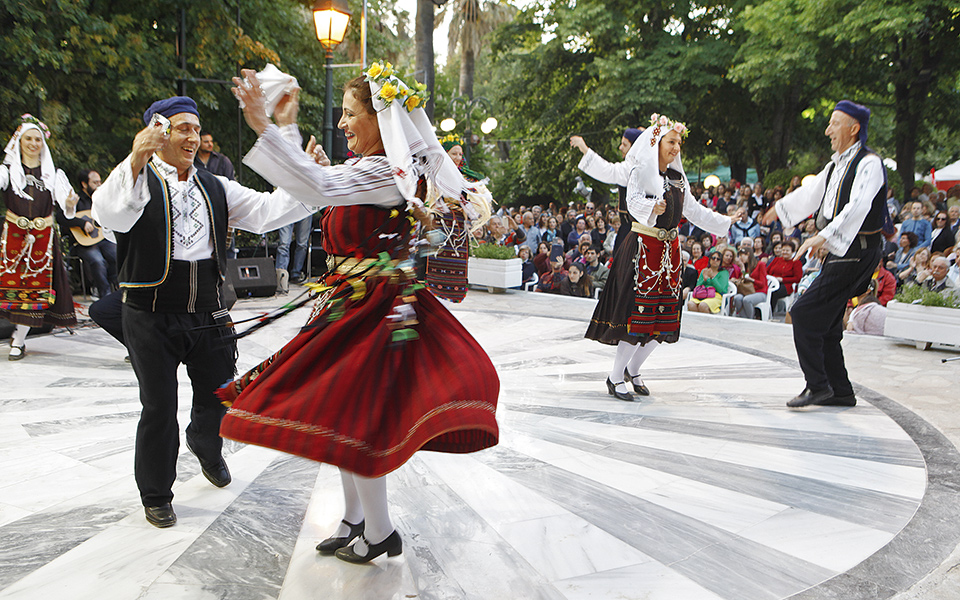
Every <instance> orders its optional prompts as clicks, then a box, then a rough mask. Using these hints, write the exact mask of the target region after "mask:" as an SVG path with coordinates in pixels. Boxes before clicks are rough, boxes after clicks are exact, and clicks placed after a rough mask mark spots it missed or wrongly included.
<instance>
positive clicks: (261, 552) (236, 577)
mask: <svg viewBox="0 0 960 600" xmlns="http://www.w3.org/2000/svg"><path fill="white" fill-rule="evenodd" d="M319 468H320V465H319V464H318V463H315V462H312V461H308V460H305V459H302V458H298V457H292V456H284V457H281V458H279V459H277V460H276V461H275V462H273V463H271V464H270V466H269V467H267V468H266V469H264V471H263V472H262V473H261V474H260V475H259V476H258V477H257V478H256V479H254V481H253V482H252V483H251V484H250V485H249V486H248V487H247V489H246V490H244V491H243V493H241V494H240V495H239V496H238V497H237V499H236V500H234V501H233V502H232V503H231V504H230V506H229V507H228V508H227V509H226V510H224V511H223V513H222V514H221V515H220V516H219V517H217V519H216V520H214V522H213V523H212V524H211V525H210V526H209V527H208V528H207V529H206V530H205V531H204V532H203V533H202V534H201V535H200V536H199V537H198V538H197V539H196V541H194V542H193V543H192V544H191V545H190V547H189V548H187V549H186V550H185V551H184V552H183V554H181V555H180V557H179V558H177V560H176V561H175V562H174V563H173V564H172V565H171V566H170V568H169V569H167V570H166V572H165V573H164V574H163V575H162V576H161V577H160V578H159V579H158V580H157V583H158V584H178V585H187V586H200V587H202V589H203V590H205V593H208V592H217V593H225V592H230V591H233V592H237V593H240V595H238V596H236V597H237V598H241V599H244V600H246V599H247V598H250V599H254V598H265V597H271V598H276V597H277V594H279V591H280V586H281V585H282V583H283V578H284V575H285V574H286V570H287V564H288V562H289V559H290V554H291V552H292V551H293V547H294V544H295V543H296V540H297V535H298V533H299V531H300V526H301V524H302V522H303V515H304V512H305V510H306V505H307V503H308V502H309V499H310V492H311V491H312V489H313V482H314V480H315V479H316V477H317V471H318V470H319ZM148 592H149V593H154V592H151V591H150V590H148ZM241 592H242V593H241ZM213 597H219V596H213ZM231 598H232V596H231Z"/></svg>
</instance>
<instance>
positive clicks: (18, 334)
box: [10, 325, 30, 346]
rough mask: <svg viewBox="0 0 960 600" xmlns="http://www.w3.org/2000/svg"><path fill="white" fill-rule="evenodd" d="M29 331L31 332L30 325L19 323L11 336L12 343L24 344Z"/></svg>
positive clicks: (13, 344)
mask: <svg viewBox="0 0 960 600" xmlns="http://www.w3.org/2000/svg"><path fill="white" fill-rule="evenodd" d="M28 333H30V326H29V325H17V328H16V329H14V330H13V335H12V336H11V338H10V341H11V345H12V346H23V345H24V341H26V339H27V334H28Z"/></svg>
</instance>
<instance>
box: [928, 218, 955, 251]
mask: <svg viewBox="0 0 960 600" xmlns="http://www.w3.org/2000/svg"><path fill="white" fill-rule="evenodd" d="M956 243H957V239H956V234H955V233H954V232H953V230H952V229H950V217H949V215H948V214H947V213H945V212H943V211H939V212H937V214H936V215H935V216H934V217H933V230H932V231H931V233H930V251H931V252H939V253H941V254H945V253H947V252H949V251H950V249H951V248H953V246H954V244H956Z"/></svg>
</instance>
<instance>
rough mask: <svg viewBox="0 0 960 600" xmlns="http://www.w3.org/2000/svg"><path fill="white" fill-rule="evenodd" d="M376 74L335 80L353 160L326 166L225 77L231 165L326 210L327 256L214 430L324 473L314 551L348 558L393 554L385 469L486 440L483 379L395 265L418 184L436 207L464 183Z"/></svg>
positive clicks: (384, 71)
mask: <svg viewBox="0 0 960 600" xmlns="http://www.w3.org/2000/svg"><path fill="white" fill-rule="evenodd" d="M390 71H392V69H389V64H388V65H386V66H384V65H381V64H379V63H375V64H374V65H373V67H371V69H370V71H368V72H367V77H366V79H365V78H363V77H358V78H356V79H353V80H351V81H350V82H348V83H347V85H346V87H345V92H344V95H343V117H342V118H341V119H340V123H339V127H340V128H341V129H342V130H343V131H344V134H345V137H346V139H347V146H348V147H349V148H350V150H351V151H353V153H354V154H355V155H357V157H355V158H352V159H350V160H348V161H347V162H346V163H345V164H343V165H337V166H326V167H325V166H321V165H319V164H317V163H315V162H313V161H312V160H311V158H310V157H309V156H308V155H307V154H305V153H304V152H302V151H301V150H300V149H299V144H296V143H294V142H293V141H292V140H291V139H290V138H288V137H286V136H291V135H293V136H294V139H296V140H297V141H299V133H296V132H295V131H294V132H290V131H284V132H283V134H281V131H280V129H279V128H278V127H277V126H275V125H273V124H271V123H270V120H269V118H268V117H267V116H266V114H265V112H264V109H263V105H264V101H263V94H262V92H261V91H260V90H259V86H258V84H257V81H256V77H255V74H254V73H253V72H252V71H244V72H243V74H244V77H245V78H246V79H245V80H244V81H243V82H241V81H240V80H239V79H235V80H234V81H235V83H237V89H235V93H236V94H237V96H238V97H239V98H240V100H241V101H242V102H243V104H244V115H245V116H246V118H247V122H248V124H250V126H251V127H252V128H253V129H254V130H255V131H256V132H257V133H258V134H259V135H260V138H259V140H258V141H257V144H256V145H255V146H254V148H253V149H252V150H251V151H250V153H249V154H248V155H247V156H246V158H245V159H244V162H245V163H246V164H247V165H249V166H250V167H252V168H253V169H255V170H257V171H258V172H259V173H260V174H262V175H263V176H264V177H265V178H266V179H267V180H269V181H270V182H271V183H273V184H275V185H277V186H279V187H282V188H284V189H285V190H286V191H287V192H289V193H290V194H291V195H293V196H294V197H295V198H297V199H298V200H300V201H301V202H303V203H304V204H310V205H313V206H321V207H329V208H326V209H325V212H324V214H323V216H322V218H321V227H322V228H323V231H324V236H323V240H324V241H323V244H324V250H326V252H327V253H328V254H329V255H330V257H331V259H330V264H329V266H330V272H329V274H328V275H327V276H326V277H324V278H323V279H322V281H321V282H319V285H318V286H317V288H318V290H319V291H320V296H319V298H318V301H317V304H316V307H315V309H314V312H313V315H312V316H311V318H310V320H309V322H308V324H307V325H306V326H305V327H304V328H303V329H302V330H301V332H300V333H299V334H298V335H297V336H296V337H295V338H294V339H293V340H292V341H290V343H288V344H287V345H286V346H284V347H283V348H282V349H281V350H280V351H279V352H277V353H276V354H275V355H274V356H273V357H271V358H270V359H268V360H267V361H265V362H264V363H263V364H261V365H260V366H258V367H257V368H255V369H254V370H253V371H251V372H250V373H248V374H247V375H245V376H243V377H242V378H240V379H238V380H237V381H235V382H232V383H229V384H228V385H227V386H226V387H225V388H224V389H222V390H221V393H222V394H221V395H222V396H223V397H224V398H225V399H226V400H227V401H228V402H231V401H232V405H231V407H230V409H229V410H228V411H227V415H226V417H225V418H224V420H223V424H222V426H221V434H222V435H223V436H224V437H227V438H232V439H236V440H239V441H242V442H246V443H252V444H258V445H262V446H267V447H270V448H276V449H278V450H282V451H284V452H290V453H292V454H297V455H300V456H305V457H307V458H311V459H313V460H318V461H323V462H327V463H330V464H333V465H336V466H338V467H339V468H340V472H341V479H342V482H343V491H344V500H345V510H344V516H343V521H342V523H341V525H340V527H339V529H338V530H337V531H335V532H334V533H333V535H332V536H331V537H330V538H328V539H326V540H324V541H323V542H321V543H320V545H319V546H317V549H318V550H319V551H320V553H322V554H336V556H337V558H340V559H342V560H346V561H350V562H366V561H369V560H371V559H373V558H376V557H377V556H379V555H381V554H383V553H385V552H386V553H387V554H388V555H389V556H395V555H396V554H399V553H400V552H401V550H402V542H401V539H400V536H399V535H398V534H397V532H396V530H395V529H394V527H393V525H392V524H391V521H390V516H389V514H388V511H387V492H386V479H385V477H384V476H385V475H386V474H387V473H389V472H390V471H393V470H394V469H396V468H398V467H400V466H401V465H403V464H404V463H405V462H406V461H407V460H408V459H409V458H410V457H411V456H412V455H413V453H414V452H416V451H417V450H435V451H440V452H455V453H464V452H474V451H477V450H481V449H483V448H488V447H490V446H493V445H495V444H496V443H497V438H498V428H497V422H496V417H495V414H496V403H497V396H498V394H499V379H498V377H497V372H496V370H495V369H494V367H493V364H492V363H491V362H490V359H489V358H488V357H487V355H486V354H485V353H484V351H483V349H481V348H480V346H479V345H478V344H477V342H476V341H475V340H474V339H473V338H472V337H471V336H470V334H469V333H467V331H466V330H465V329H464V328H463V326H462V325H461V324H460V323H459V321H457V319H456V318H455V317H454V316H453V315H451V314H450V313H449V312H448V311H447V310H446V308H444V307H443V306H442V305H441V303H440V302H439V301H438V300H437V299H436V298H435V297H434V296H433V295H431V294H430V293H429V292H428V291H427V290H426V289H425V288H424V287H423V286H422V285H420V284H418V283H417V281H416V279H415V277H414V271H413V263H412V261H410V260H409V251H410V242H411V239H412V237H413V222H414V221H415V219H413V218H411V216H410V213H411V212H412V213H413V214H414V215H415V216H416V217H417V218H419V219H421V220H424V219H425V217H426V215H427V213H425V212H424V211H423V209H422V206H423V205H422V204H421V203H420V202H419V200H418V196H417V194H420V196H419V197H422V195H423V193H424V189H425V187H426V186H424V185H423V184H424V182H425V181H429V182H430V183H431V184H432V185H433V186H434V187H436V188H437V189H438V190H439V192H440V194H441V195H443V196H444V197H459V196H460V194H461V193H463V192H464V191H467V190H468V189H469V184H468V183H467V182H466V181H465V180H464V179H463V177H462V176H461V175H460V174H459V172H458V171H457V169H456V167H455V166H454V165H453V163H452V161H450V159H449V157H448V156H447V154H446V153H445V152H444V151H443V149H442V148H441V147H440V144H439V142H438V141H437V139H436V136H435V135H434V134H433V131H432V127H431V126H430V124H429V120H428V119H427V117H426V115H425V114H424V113H423V110H422V109H421V108H416V106H417V105H418V104H419V103H420V101H421V99H422V95H421V92H420V88H419V87H418V88H408V87H406V85H405V84H403V82H401V81H400V80H399V79H398V78H396V77H395V76H392V75H391V73H390ZM291 127H292V128H293V129H294V130H295V126H291ZM408 206H409V207H411V208H410V209H409V210H410V212H408Z"/></svg>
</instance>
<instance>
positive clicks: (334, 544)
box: [317, 519, 363, 554]
mask: <svg viewBox="0 0 960 600" xmlns="http://www.w3.org/2000/svg"><path fill="white" fill-rule="evenodd" d="M340 522H341V523H343V524H344V525H346V526H347V527H349V528H350V533H348V534H347V535H345V536H344V537H328V538H327V539H325V540H323V541H322V542H320V543H319V544H317V552H319V553H320V554H333V553H334V552H336V551H337V550H339V549H340V548H343V547H345V546H348V545H349V544H350V542H352V541H353V540H354V539H355V538H356V537H357V536H358V535H360V534H361V533H363V521H360V522H359V523H357V524H356V525H354V524H353V523H350V522H348V521H347V520H346V519H344V520H342V521H340Z"/></svg>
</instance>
